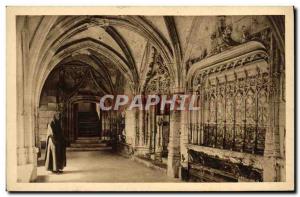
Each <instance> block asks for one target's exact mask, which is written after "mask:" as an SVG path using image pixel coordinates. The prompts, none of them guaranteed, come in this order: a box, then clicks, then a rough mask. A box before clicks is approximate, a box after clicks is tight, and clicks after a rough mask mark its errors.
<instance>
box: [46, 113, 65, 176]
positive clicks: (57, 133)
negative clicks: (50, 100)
mask: <svg viewBox="0 0 300 197" xmlns="http://www.w3.org/2000/svg"><path fill="white" fill-rule="evenodd" d="M65 166H66V142H65V138H64V136H63V133H62V129H61V125H60V121H59V119H58V118H57V115H54V118H53V120H52V121H51V122H50V123H49V124H48V129H47V141H46V153H45V167H46V170H48V171H52V172H54V173H62V170H63V168H64V167H65Z"/></svg>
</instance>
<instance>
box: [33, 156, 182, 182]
mask: <svg viewBox="0 0 300 197" xmlns="http://www.w3.org/2000/svg"><path fill="white" fill-rule="evenodd" d="M67 159H68V161H67V167H66V168H65V169H64V172H63V174H53V173H51V172H48V171H46V170H45V167H44V166H43V165H42V163H43V161H42V160H40V161H39V163H40V165H39V166H38V170H37V173H38V177H37V180H36V182H50V183H51V182H86V183H88V182H98V183H101V182H115V183H117V182H179V180H178V179H175V178H171V177H168V176H167V174H166V173H165V172H164V171H163V170H161V169H157V168H154V167H149V166H146V165H145V164H143V163H141V162H138V161H135V160H132V159H129V158H125V157H124V156H120V155H117V154H114V153H112V152H111V151H107V150H103V151H81V152H80V151H79V152H74V151H68V152H67Z"/></svg>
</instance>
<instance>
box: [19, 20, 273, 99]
mask: <svg viewBox="0 0 300 197" xmlns="http://www.w3.org/2000/svg"><path fill="white" fill-rule="evenodd" d="M24 20H25V24H26V26H27V28H28V37H29V40H30V42H29V50H30V51H31V52H32V55H36V56H37V61H36V65H38V66H39V67H41V68H42V67H43V66H48V65H51V66H52V68H50V66H49V69H51V70H52V69H53V68H54V67H56V66H60V67H62V66H68V65H79V64H80V65H88V66H90V67H91V68H92V71H93V72H95V73H98V74H97V76H98V77H99V79H97V80H96V81H97V82H98V83H99V86H100V87H104V88H103V89H105V90H106V92H110V93H115V92H118V91H121V92H122V91H123V92H124V91H128V90H126V88H130V90H131V91H137V90H138V86H139V84H141V83H142V81H145V80H146V79H145V78H146V76H147V73H148V72H150V71H149V69H150V68H149V59H151V58H152V57H151V53H150V51H151V50H150V49H151V47H154V48H155V49H156V50H157V52H158V53H159V54H160V55H161V57H162V59H163V61H164V62H165V64H166V66H167V67H168V70H169V72H170V74H171V76H172V77H173V78H174V79H175V80H174V81H175V82H176V83H177V84H176V85H177V86H181V84H183V83H184V79H183V77H184V72H186V63H187V62H188V61H190V60H192V59H197V58H198V57H199V56H202V55H203V51H207V50H209V49H210V48H211V46H210V45H211V41H210V40H211V35H212V34H213V33H214V32H216V31H217V30H218V27H219V26H218V25H220V24H218V23H219V19H218V16H197V17H196V16H27V17H26V18H25V19H24ZM225 22H226V24H230V25H231V26H232V27H233V30H232V36H233V38H234V39H235V40H238V41H239V40H240V39H241V38H242V36H243V28H244V27H246V28H247V30H248V31H250V33H253V34H254V33H256V32H257V31H260V30H261V29H263V28H266V27H267V26H268V25H269V24H268V22H267V19H266V17H263V16H228V17H226V21H225ZM198 59H199V58H198ZM124 82H125V84H124ZM120 86H122V87H120ZM125 86H126V88H125ZM103 93H105V92H103Z"/></svg>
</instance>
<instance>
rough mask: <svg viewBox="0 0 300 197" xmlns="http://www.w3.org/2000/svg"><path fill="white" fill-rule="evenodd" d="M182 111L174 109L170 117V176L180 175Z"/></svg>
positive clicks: (168, 170)
mask: <svg viewBox="0 0 300 197" xmlns="http://www.w3.org/2000/svg"><path fill="white" fill-rule="evenodd" d="M180 132H181V111H172V112H171V118H170V138H169V145H168V169H167V174H168V176H170V177H175V178H178V177H179V169H180V157H181V156H180Z"/></svg>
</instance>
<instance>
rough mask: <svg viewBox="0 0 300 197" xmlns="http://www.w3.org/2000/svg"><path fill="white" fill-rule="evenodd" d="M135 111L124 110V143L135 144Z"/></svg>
mask: <svg viewBox="0 0 300 197" xmlns="http://www.w3.org/2000/svg"><path fill="white" fill-rule="evenodd" d="M135 113H136V111H135V110H127V111H126V112H125V135H126V143H127V144H130V145H132V146H133V147H134V146H136V144H135V141H136V140H135V137H136V133H135V131H136V114H135Z"/></svg>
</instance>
